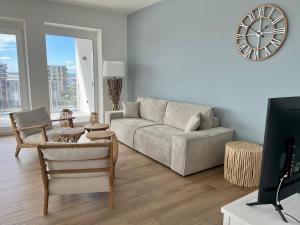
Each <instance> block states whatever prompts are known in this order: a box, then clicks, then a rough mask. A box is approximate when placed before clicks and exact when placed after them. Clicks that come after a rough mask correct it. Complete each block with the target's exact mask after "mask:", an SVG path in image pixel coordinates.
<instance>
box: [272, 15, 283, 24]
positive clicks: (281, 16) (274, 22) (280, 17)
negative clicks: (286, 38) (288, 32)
mask: <svg viewBox="0 0 300 225" xmlns="http://www.w3.org/2000/svg"><path fill="white" fill-rule="evenodd" d="M282 19H283V15H280V16H278V17H277V19H275V20H274V21H273V22H272V23H273V25H275V24H277V23H278V22H279V21H281V20H282Z"/></svg>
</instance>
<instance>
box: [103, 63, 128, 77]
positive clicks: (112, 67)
mask: <svg viewBox="0 0 300 225" xmlns="http://www.w3.org/2000/svg"><path fill="white" fill-rule="evenodd" d="M103 76H104V77H125V76H126V75H125V63H124V62H122V61H104V63H103Z"/></svg>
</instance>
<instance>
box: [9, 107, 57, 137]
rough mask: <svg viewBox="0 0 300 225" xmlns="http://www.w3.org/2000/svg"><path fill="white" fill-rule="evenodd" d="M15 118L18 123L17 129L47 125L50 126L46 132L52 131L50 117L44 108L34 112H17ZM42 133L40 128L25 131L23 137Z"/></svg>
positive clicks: (14, 114) (22, 133)
mask: <svg viewBox="0 0 300 225" xmlns="http://www.w3.org/2000/svg"><path fill="white" fill-rule="evenodd" d="M13 116H14V119H15V121H16V123H17V127H19V128H22V127H29V126H36V125H43V124H47V125H48V126H47V127H46V130H47V129H52V123H51V119H50V116H49V114H48V113H47V111H46V109H45V108H44V107H41V108H37V109H34V110H32V111H24V112H15V113H13ZM40 131H41V129H40V128H35V129H30V130H23V131H22V132H21V135H22V136H23V137H27V136H30V135H32V134H36V133H39V132H40Z"/></svg>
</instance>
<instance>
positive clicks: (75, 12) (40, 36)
mask: <svg viewBox="0 0 300 225" xmlns="http://www.w3.org/2000/svg"><path fill="white" fill-rule="evenodd" d="M0 16H1V17H7V18H17V19H21V20H24V21H25V38H26V42H27V47H28V48H27V56H28V70H29V85H30V89H31V96H30V97H31V101H32V102H31V103H32V107H33V108H34V107H38V106H41V105H42V106H46V107H49V97H48V96H49V93H48V79H47V59H46V52H45V26H44V22H50V23H58V24H66V25H72V26H80V27H89V28H93V29H100V30H101V31H102V58H103V60H123V61H127V17H126V15H121V14H115V13H111V12H106V11H101V10H96V9H88V8H82V7H77V6H69V5H64V4H60V3H52V2H47V1H42V0H26V1H24V0H2V1H1V3H0ZM99 69H102V68H99ZM98 76H99V78H101V76H102V72H100V74H98ZM101 79H102V78H101ZM104 85H105V84H104ZM102 91H106V90H105V88H104V90H102ZM126 93H127V88H126V86H125V87H124V90H123V94H122V96H121V99H127V94H126ZM99 95H104V101H103V102H104V106H103V107H104V110H109V109H110V104H109V101H108V100H107V94H106V93H103V92H102V93H99ZM100 107H101V106H100Z"/></svg>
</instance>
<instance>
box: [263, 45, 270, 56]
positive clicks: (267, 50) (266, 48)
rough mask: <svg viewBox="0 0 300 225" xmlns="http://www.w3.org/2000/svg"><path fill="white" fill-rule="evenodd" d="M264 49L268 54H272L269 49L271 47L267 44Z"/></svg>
mask: <svg viewBox="0 0 300 225" xmlns="http://www.w3.org/2000/svg"><path fill="white" fill-rule="evenodd" d="M264 50H265V54H266V56H270V55H271V52H270V51H269V49H268V47H267V46H266V47H265V48H264Z"/></svg>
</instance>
